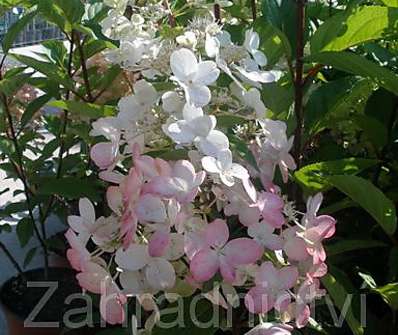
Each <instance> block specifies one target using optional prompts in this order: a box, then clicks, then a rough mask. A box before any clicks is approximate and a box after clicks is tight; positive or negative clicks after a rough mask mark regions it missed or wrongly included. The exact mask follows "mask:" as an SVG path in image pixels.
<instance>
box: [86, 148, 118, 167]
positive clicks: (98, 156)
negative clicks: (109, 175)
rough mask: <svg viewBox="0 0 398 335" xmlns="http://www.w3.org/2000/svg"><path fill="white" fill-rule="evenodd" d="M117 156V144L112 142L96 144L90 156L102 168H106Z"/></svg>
mask: <svg viewBox="0 0 398 335" xmlns="http://www.w3.org/2000/svg"><path fill="white" fill-rule="evenodd" d="M116 156H117V151H116V148H115V145H114V144H113V143H110V142H101V143H97V144H95V145H94V146H93V147H92V148H91V151H90V157H91V159H92V160H93V162H94V163H95V165H97V166H98V167H99V168H100V169H104V170H105V169H106V168H108V167H109V166H111V165H112V164H113V163H114V160H115V158H116Z"/></svg>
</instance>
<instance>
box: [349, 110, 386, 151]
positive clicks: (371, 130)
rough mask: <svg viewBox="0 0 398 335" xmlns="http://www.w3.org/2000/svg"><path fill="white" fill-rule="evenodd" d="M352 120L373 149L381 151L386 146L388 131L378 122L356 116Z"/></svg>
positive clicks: (367, 117)
mask: <svg viewBox="0 0 398 335" xmlns="http://www.w3.org/2000/svg"><path fill="white" fill-rule="evenodd" d="M352 120H353V121H354V122H355V124H356V125H358V126H359V127H360V128H361V129H362V130H363V134H364V135H365V137H366V138H367V139H368V140H369V141H370V142H371V143H372V144H373V146H374V148H375V149H381V148H383V147H384V146H385V145H386V144H387V142H388V130H387V128H386V126H385V125H384V124H383V123H381V122H380V121H379V120H377V119H375V118H373V117H370V116H367V115H356V116H353V118H352Z"/></svg>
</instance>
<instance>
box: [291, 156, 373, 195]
mask: <svg viewBox="0 0 398 335" xmlns="http://www.w3.org/2000/svg"><path fill="white" fill-rule="evenodd" d="M376 164H377V160H374V159H365V158H354V157H352V158H345V159H339V160H334V161H326V162H319V163H315V164H310V165H307V166H304V167H302V168H301V169H300V170H298V171H296V172H295V173H294V177H295V178H296V180H297V181H298V182H299V183H300V184H301V185H302V186H304V187H305V189H306V190H307V191H309V192H310V193H317V192H323V191H325V190H327V189H329V188H331V187H332V186H333V185H332V184H331V182H330V180H329V178H330V177H331V176H334V175H354V174H358V173H360V172H362V171H363V170H365V169H368V168H369V167H372V166H374V165H376Z"/></svg>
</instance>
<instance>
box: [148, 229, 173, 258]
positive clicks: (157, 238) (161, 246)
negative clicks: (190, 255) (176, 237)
mask: <svg viewBox="0 0 398 335" xmlns="http://www.w3.org/2000/svg"><path fill="white" fill-rule="evenodd" d="M170 240H171V239H170V233H169V232H168V231H163V230H158V231H156V232H155V233H154V234H153V235H152V236H151V239H150V240H149V244H148V253H149V255H150V256H151V257H160V256H162V255H163V254H164V253H165V252H166V249H167V247H168V246H169V244H170Z"/></svg>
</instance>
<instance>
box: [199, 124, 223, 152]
mask: <svg viewBox="0 0 398 335" xmlns="http://www.w3.org/2000/svg"><path fill="white" fill-rule="evenodd" d="M197 146H198V149H199V150H200V151H202V152H203V153H204V154H205V155H209V156H217V154H218V152H219V151H221V150H225V149H228V148H229V140H228V137H227V136H226V135H225V134H224V133H222V132H221V131H219V130H212V131H211V132H210V133H209V135H208V136H207V137H206V138H201V139H200V141H199V142H198V143H197Z"/></svg>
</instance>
